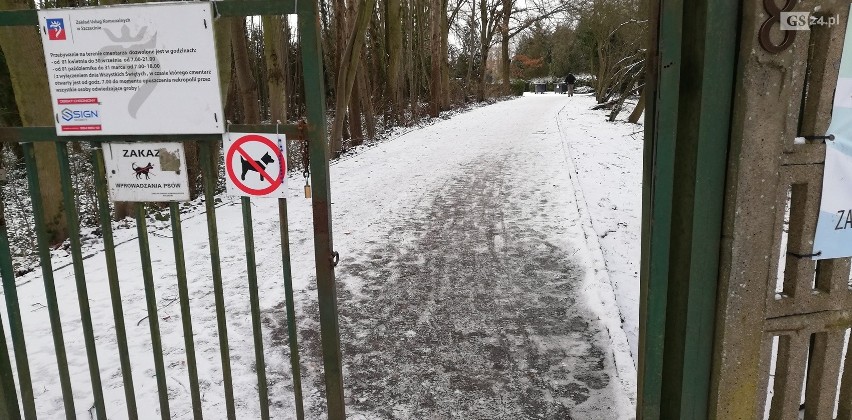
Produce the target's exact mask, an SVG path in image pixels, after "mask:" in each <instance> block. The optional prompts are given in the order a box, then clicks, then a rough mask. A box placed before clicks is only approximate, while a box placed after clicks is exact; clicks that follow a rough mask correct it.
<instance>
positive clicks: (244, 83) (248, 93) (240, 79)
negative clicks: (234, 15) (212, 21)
mask: <svg viewBox="0 0 852 420" xmlns="http://www.w3.org/2000/svg"><path fill="white" fill-rule="evenodd" d="M230 23H231V24H230V28H231V51H233V53H234V71H235V72H236V76H237V85H238V88H239V94H240V95H239V96H240V102H241V104H242V109H243V123H245V124H257V123H259V122H260V107H259V105H258V94H257V81H255V80H254V77H253V76H252V73H251V67H250V66H249V56H248V51H249V48H248V41H247V40H246V25H245V20H244V19H234V20H232V21H231V22H230Z"/></svg>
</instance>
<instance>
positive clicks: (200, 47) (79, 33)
mask: <svg viewBox="0 0 852 420" xmlns="http://www.w3.org/2000/svg"><path fill="white" fill-rule="evenodd" d="M38 17H39V24H40V26H41V31H40V32H41V34H42V43H43V45H44V57H45V61H46V64H47V74H48V78H49V82H50V93H51V101H52V104H53V113H54V116H55V120H56V133H57V134H58V135H62V136H73V135H96V134H211V133H222V132H223V131H224V128H223V127H224V125H223V117H222V115H223V114H222V98H221V94H220V91H219V71H218V68H217V66H216V49H215V47H214V42H213V23H212V13H211V9H210V3H209V2H181V3H148V4H138V5H122V6H107V7H96V8H74V9H47V10H39V11H38Z"/></svg>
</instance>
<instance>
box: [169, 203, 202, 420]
mask: <svg viewBox="0 0 852 420" xmlns="http://www.w3.org/2000/svg"><path fill="white" fill-rule="evenodd" d="M169 216H170V219H171V222H172V242H173V243H174V249H175V269H177V281H178V295H179V296H178V297H179V299H180V318H181V322H182V323H183V341H184V346H185V347H186V370H187V373H188V374H189V393H190V395H191V397H192V415H193V417H194V418H195V420H201V419H202V415H201V392H200V391H199V389H198V366H197V364H196V361H195V339H194V337H193V334H192V313H191V311H190V309H189V287H188V286H187V279H186V260H185V258H184V255H183V228H182V227H181V223H180V209H179V208H178V203H175V202H171V203H169Z"/></svg>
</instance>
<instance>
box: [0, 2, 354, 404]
mask: <svg viewBox="0 0 852 420" xmlns="http://www.w3.org/2000/svg"><path fill="white" fill-rule="evenodd" d="M297 7H298V10H297ZM215 9H216V12H217V14H218V16H251V15H262V14H277V15H284V14H298V16H299V26H298V30H299V35H300V42H301V44H302V54H303V66H304V75H305V90H306V111H307V120H306V124H304V125H281V126H275V125H252V126H246V125H241V126H238V125H234V126H231V127H230V130H231V131H234V132H259V133H276V132H277V133H282V134H285V135H287V137H288V139H297V140H305V141H308V147H309V160H310V174H311V182H312V187H313V194H312V204H313V216H314V232H315V235H314V246H315V257H316V261H317V264H316V273H317V290H318V294H319V306H320V314H321V317H320V322H321V329H322V344H323V361H324V367H325V369H324V371H325V382H326V400H327V404H328V413H329V417H330V418H333V419H342V418H344V404H343V387H342V370H341V363H340V344H339V334H338V325H337V307H336V292H335V288H334V271H333V266H334V261H335V260H334V257H333V255H335V253H334V252H333V246H332V241H331V234H332V231H331V224H330V217H329V212H330V207H329V205H330V201H329V185H328V151H327V143H326V138H325V136H326V134H325V133H326V123H325V105H324V101H325V94H324V91H323V84H322V55H321V49H320V44H319V28H318V20H317V4H316V3H315V2H302V3H301V4H297V3H296V2H294V1H261V0H249V1H219V2H215ZM36 24H37V17H36V12H35V10H20V11H6V12H0V26H34V25H36ZM0 141H3V142H20V143H21V144H22V147H23V153H24V158H25V162H26V171H27V180H28V185H29V191H30V197H31V200H32V210H33V215H34V225H35V226H34V231H35V233H36V243H37V248H38V249H37V251H38V256H39V259H40V263H41V270H42V271H41V273H42V279H43V283H44V290H45V294H46V303H47V305H46V306H47V310H48V312H49V319H50V326H51V332H52V338H53V347H54V350H55V354H56V365H57V368H58V374H59V382H60V385H61V391H62V397H63V404H64V411H65V414H66V417H67V418H68V419H75V418H77V415H76V413H77V410H76V409H75V406H74V395H73V389H72V381H71V375H70V373H69V367H68V365H69V361H68V357H67V356H68V355H67V354H66V340H65V337H63V329H62V323H61V319H60V311H59V300H60V297H59V296H57V293H56V285H55V283H54V270H53V267H52V265H51V254H50V247H49V246H50V243H49V240H50V238H49V237H48V233H47V228H46V222H45V220H44V209H43V202H42V198H41V194H40V191H41V187H42V186H41V185H40V182H41V180H40V179H39V177H38V171H37V160H38V156H36V153H35V146H34V144H35V143H36V142H49V143H52V144H53V145H54V146H55V148H56V153H57V156H58V164H59V174H60V184H61V192H62V200H63V209H64V217H65V219H66V222H67V226H68V234H69V238H70V251H71V257H72V260H73V269H74V277H75V281H76V289H77V296H76V298H77V300H78V303H79V310H80V314H81V318H80V320H81V328H82V333H83V335H84V342H85V349H86V359H87V364H88V370H89V376H90V379H91V385H92V392H93V395H94V412H95V414H96V415H97V418H100V419H105V418H107V416H106V409H105V400H104V390H103V385H102V381H101V371H100V369H99V363H98V362H99V359H98V353H97V350H96V346H95V341H96V339H97V337H96V336H95V332H94V330H93V325H92V317H91V308H90V307H89V296H88V290H87V281H86V273H85V271H84V268H83V255H82V252H81V243H80V231H79V226H80V224H79V222H78V207H77V203H76V201H75V191H74V186H73V183H72V176H71V171H70V165H69V154H68V146H69V144H70V143H71V142H76V141H88V142H91V143H92V145H93V146H99V145H100V143H103V142H109V141H139V142H157V141H198V142H199V145H200V154H201V156H200V163H201V172H202V180H203V194H204V198H205V200H204V203H205V210H206V217H207V230H208V239H209V251H210V263H211V267H210V269H211V270H212V276H213V277H212V278H213V288H214V298H215V311H216V324H217V330H218V337H219V353H220V354H219V356H220V360H221V369H222V370H221V372H222V377H221V381H222V385H223V387H224V393H225V408H226V413H225V414H226V415H227V417H228V418H229V419H235V418H236V413H235V405H236V404H237V403H238V401H235V397H234V383H233V378H232V372H231V356H230V354H229V345H228V329H227V325H226V320H225V316H226V314H225V295H224V290H223V287H222V268H221V258H220V249H219V238H218V233H217V223H216V207H215V205H214V203H215V201H214V195H215V186H216V180H217V171H216V169H215V167H214V164H213V159H212V157H213V156H214V154H216V155H217V154H218V153H219V150H218V148H219V143H218V142H219V141H221V135H157V136H80V137H74V138H73V139H69V138H67V137H58V136H57V135H56V132H55V130H54V128H53V127H27V128H22V127H12V128H0ZM98 149H99V148H98ZM92 159H93V162H92V165H93V168H94V171H95V174H94V180H95V188H96V191H97V207H98V214H99V222H100V228H101V233H102V236H103V243H104V250H105V257H106V262H107V276H108V284H109V292H110V298H111V302H112V310H113V315H114V327H115V339H116V342H117V347H118V352H119V358H120V365H121V373H122V381H123V388H124V400H125V403H126V408H127V414H128V417H129V418H131V419H136V418H139V414H138V402H137V400H136V391H135V385H134V383H133V376H132V375H131V374H130V371H131V360H130V354H129V350H128V345H127V342H128V340H127V333H126V328H125V324H124V315H125V314H124V312H123V308H122V296H121V288H120V282H119V276H120V273H119V269H118V266H117V264H116V255H115V251H114V248H115V244H114V240H113V231H112V225H111V219H110V210H109V202H108V197H107V186H106V183H105V173H104V171H105V169H104V158H103V154H102V152H101V151H100V150H96V151H95V152H94V153H93V155H92ZM241 205H242V222H243V226H244V229H245V248H246V261H247V273H246V276H247V278H248V282H249V291H250V293H249V299H250V306H251V310H250V314H251V321H252V322H251V323H252V335H253V338H254V354H255V367H256V369H255V370H256V372H257V386H258V396H259V399H260V401H259V403H260V407H261V417H262V418H264V419H268V418H269V417H270V415H269V395H268V387H267V379H266V368H265V361H264V349H263V341H262V325H261V317H260V306H259V296H258V287H257V272H256V270H255V267H256V261H255V248H254V243H255V242H254V234H253V231H252V214H251V203H250V199H249V198H242V202H241ZM278 206H279V218H280V225H281V231H280V240H281V252H282V265H283V273H282V275H283V278H284V284H285V295H286V313H287V322H288V334H289V340H288V341H289V345H290V362H291V368H292V370H293V390H294V398H295V407H296V415H297V418H300V419H301V418H304V408H303V403H302V391H301V383H300V382H301V380H300V373H299V349H298V343H297V338H296V327H295V323H294V319H295V309H294V305H293V289H292V283H291V273H290V259H289V258H290V252H289V233H288V226H287V202H286V200H285V199H279V202H278ZM168 208H169V214H170V221H171V229H172V238H173V246H174V254H175V255H174V257H175V268H176V273H175V274H176V277H177V283H178V292H179V302H180V313H181V320H182V330H183V338H184V346H185V350H186V355H185V357H186V365H187V371H188V375H189V387H190V394H191V400H192V410H193V416H194V418H196V419H200V418H201V417H202V411H201V393H200V391H199V377H198V373H197V357H196V354H195V343H194V342H193V322H192V314H191V313H190V305H189V301H190V296H189V291H188V287H187V267H186V261H185V256H184V248H183V245H184V244H183V236H182V227H181V215H180V211H179V207H178V203H175V202H172V203H169V204H168ZM2 210H3V209H2V204H0V274H2V283H3V291H4V298H5V300H6V307H7V313H6V314H5V316H7V318H8V319H7V321H8V325H9V326H10V330H11V331H10V336H11V338H12V340H11V346H10V345H9V344H8V343H7V342H6V340H5V334H3V331H0V418H9V419H18V418H25V419H35V418H36V401H35V398H34V393H33V385H32V382H33V381H32V377H33V375H39V374H40V373H39V372H37V371H34V370H33V369H32V366H31V364H30V362H29V360H28V353H27V337H25V334H24V329H23V322H22V316H23V315H22V313H21V308H20V305H19V302H18V296H17V289H16V283H15V272H14V269H13V266H12V254H11V250H10V244H9V237H8V233H7V226H6V218H5V217H4V212H3V211H2ZM145 211H146V210H145V205H144V204H143V203H140V205H138V206H136V220H137V226H136V228H137V232H138V237H139V239H138V243H139V256H140V258H141V262H142V280H143V283H144V291H145V300H146V304H147V312H148V323H149V329H150V334H151V345H152V351H153V357H154V366H155V371H156V383H157V389H158V396H159V412H160V415H161V417H162V418H163V419H169V418H171V413H170V406H169V393H168V388H167V384H166V366H165V365H164V361H163V349H162V343H161V337H160V326H159V324H158V322H159V317H158V316H157V310H158V308H157V299H156V295H155V292H156V291H155V286H154V275H153V272H152V268H151V267H152V261H151V250H150V244H149V241H148V230H147V227H146V218H145ZM2 328H3V326H2V323H0V330H2ZM11 355H14V366H12V364H11V359H12V358H11V357H10V356H11ZM15 373H16V374H15ZM15 379H17V383H15V382H16V381H15Z"/></svg>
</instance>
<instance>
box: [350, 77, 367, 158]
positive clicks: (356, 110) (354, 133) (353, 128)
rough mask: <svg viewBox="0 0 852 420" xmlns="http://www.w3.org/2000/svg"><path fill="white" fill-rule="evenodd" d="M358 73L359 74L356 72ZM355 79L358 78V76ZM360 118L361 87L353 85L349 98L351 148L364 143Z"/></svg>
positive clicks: (356, 84)
mask: <svg viewBox="0 0 852 420" xmlns="http://www.w3.org/2000/svg"><path fill="white" fill-rule="evenodd" d="M358 73H361V72H360V71H358ZM355 77H356V78H358V75H356V76H355ZM361 118H362V115H361V86H360V85H359V84H358V83H355V84H354V85H353V86H352V95H351V97H350V98H349V144H350V145H351V146H358V145H359V144H361V143H363V142H364V130H363V129H362V128H361Z"/></svg>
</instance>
